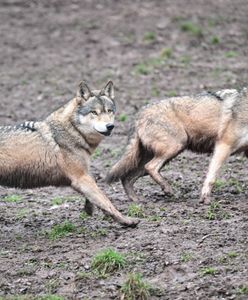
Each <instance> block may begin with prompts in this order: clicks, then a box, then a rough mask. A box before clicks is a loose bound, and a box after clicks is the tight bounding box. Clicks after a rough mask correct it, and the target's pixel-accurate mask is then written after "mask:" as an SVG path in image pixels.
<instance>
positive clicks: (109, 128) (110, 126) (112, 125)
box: [106, 124, 115, 131]
mask: <svg viewBox="0 0 248 300" xmlns="http://www.w3.org/2000/svg"><path fill="white" fill-rule="evenodd" d="M106 127H107V129H108V130H109V131H111V130H112V129H113V128H114V127H115V125H114V124H107V125H106Z"/></svg>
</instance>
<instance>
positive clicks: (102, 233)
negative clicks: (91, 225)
mask: <svg viewBox="0 0 248 300" xmlns="http://www.w3.org/2000/svg"><path fill="white" fill-rule="evenodd" d="M107 235H108V231H107V229H105V228H99V229H97V230H94V231H91V232H90V236H91V237H92V238H97V237H100V236H107Z"/></svg>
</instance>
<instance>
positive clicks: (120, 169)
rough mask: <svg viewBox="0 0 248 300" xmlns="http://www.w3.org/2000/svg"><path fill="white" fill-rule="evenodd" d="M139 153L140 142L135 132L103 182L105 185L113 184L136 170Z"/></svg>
mask: <svg viewBox="0 0 248 300" xmlns="http://www.w3.org/2000/svg"><path fill="white" fill-rule="evenodd" d="M140 152H141V142H140V139H139V137H138V134H137V132H135V133H134V135H133V136H132V137H131V139H130V140H129V143H128V145H127V148H126V150H125V152H124V154H123V155H122V157H121V159H120V160H119V161H118V162H117V163H116V164H115V165H114V166H113V167H112V169H111V170H110V172H109V173H108V174H107V176H106V179H105V181H106V182H107V183H112V182H115V181H117V180H119V179H121V178H123V177H125V176H126V175H127V174H128V173H129V172H130V171H131V170H133V169H136V168H137V167H138V164H139V161H140Z"/></svg>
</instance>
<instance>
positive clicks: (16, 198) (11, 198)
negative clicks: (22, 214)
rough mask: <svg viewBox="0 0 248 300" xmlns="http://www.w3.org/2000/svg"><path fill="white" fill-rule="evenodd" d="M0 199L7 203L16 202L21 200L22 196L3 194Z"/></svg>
mask: <svg viewBox="0 0 248 300" xmlns="http://www.w3.org/2000/svg"><path fill="white" fill-rule="evenodd" d="M1 200H2V201H4V202H9V203H16V202H20V201H22V196H20V195H15V194H13V195H8V196H5V197H3V198H2V199H1Z"/></svg>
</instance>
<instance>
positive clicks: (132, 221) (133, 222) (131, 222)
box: [122, 218, 140, 228]
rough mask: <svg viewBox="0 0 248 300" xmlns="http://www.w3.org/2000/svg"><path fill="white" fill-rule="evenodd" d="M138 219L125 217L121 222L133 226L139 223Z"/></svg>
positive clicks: (126, 225)
mask: <svg viewBox="0 0 248 300" xmlns="http://www.w3.org/2000/svg"><path fill="white" fill-rule="evenodd" d="M139 222H140V220H139V219H136V218H126V220H125V222H123V223H122V225H123V226H125V227H131V228H135V227H136V226H137V225H138V224H139Z"/></svg>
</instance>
